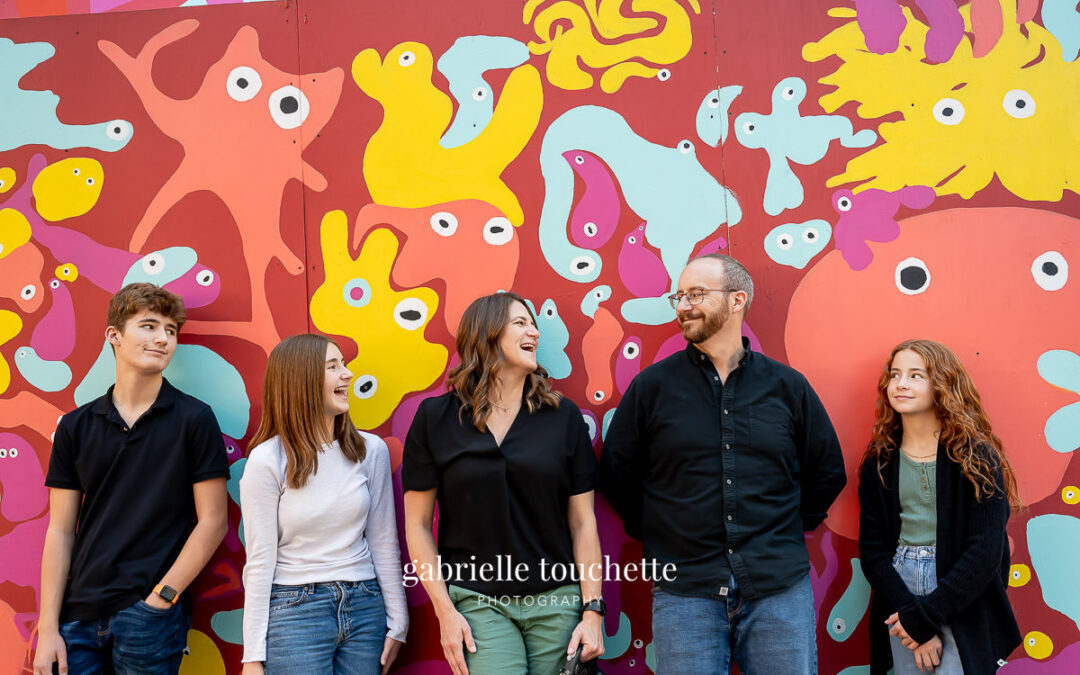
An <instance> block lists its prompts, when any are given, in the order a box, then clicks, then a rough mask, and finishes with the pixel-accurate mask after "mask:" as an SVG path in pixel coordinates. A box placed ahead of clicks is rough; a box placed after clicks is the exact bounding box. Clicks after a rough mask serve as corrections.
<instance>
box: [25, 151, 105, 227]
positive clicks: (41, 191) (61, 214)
mask: <svg viewBox="0 0 1080 675" xmlns="http://www.w3.org/2000/svg"><path fill="white" fill-rule="evenodd" d="M104 182H105V172H104V171H103V170H102V168H101V163H100V162H98V161H97V160H96V159H90V158H89V157H70V158H68V159H62V160H60V161H59V162H56V163H55V164H50V165H49V166H47V167H45V168H44V169H42V170H41V173H39V174H38V175H37V178H35V179H34V200H35V201H36V206H37V212H38V213H39V214H41V217H42V218H44V219H45V220H50V221H56V220H64V219H65V218H74V217H75V216H81V215H82V214H84V213H86V212H87V211H89V210H90V209H92V208H94V204H97V201H98V197H99V196H100V195H101V184H102V183H104Z"/></svg>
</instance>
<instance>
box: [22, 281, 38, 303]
mask: <svg viewBox="0 0 1080 675" xmlns="http://www.w3.org/2000/svg"><path fill="white" fill-rule="evenodd" d="M35 295H37V286H35V285H34V284H26V285H25V286H23V287H22V290H20V291H19V297H20V298H22V299H23V300H33V299H34V296H35Z"/></svg>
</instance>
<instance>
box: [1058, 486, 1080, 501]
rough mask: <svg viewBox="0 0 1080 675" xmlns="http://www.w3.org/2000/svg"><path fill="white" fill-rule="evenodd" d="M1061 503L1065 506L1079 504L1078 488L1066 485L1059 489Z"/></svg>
mask: <svg viewBox="0 0 1080 675" xmlns="http://www.w3.org/2000/svg"><path fill="white" fill-rule="evenodd" d="M1061 501H1063V502H1065V503H1066V504H1080V488H1078V487H1076V486H1075V485H1066V486H1065V487H1063V488H1062V489H1061Z"/></svg>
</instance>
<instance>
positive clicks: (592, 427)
mask: <svg viewBox="0 0 1080 675" xmlns="http://www.w3.org/2000/svg"><path fill="white" fill-rule="evenodd" d="M581 419H583V420H585V426H586V427H588V428H589V438H590V439H592V440H593V441H595V440H596V420H594V419H593V418H591V417H589V416H588V415H586V414H584V413H582V415H581Z"/></svg>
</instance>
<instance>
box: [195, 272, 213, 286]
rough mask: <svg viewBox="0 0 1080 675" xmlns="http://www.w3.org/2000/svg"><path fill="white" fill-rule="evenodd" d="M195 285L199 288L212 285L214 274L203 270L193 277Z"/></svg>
mask: <svg viewBox="0 0 1080 675" xmlns="http://www.w3.org/2000/svg"><path fill="white" fill-rule="evenodd" d="M195 283H197V284H199V285H200V286H209V285H210V284H212V283H214V273H213V272H211V271H210V270H203V271H202V272H199V273H198V274H196V275H195Z"/></svg>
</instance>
